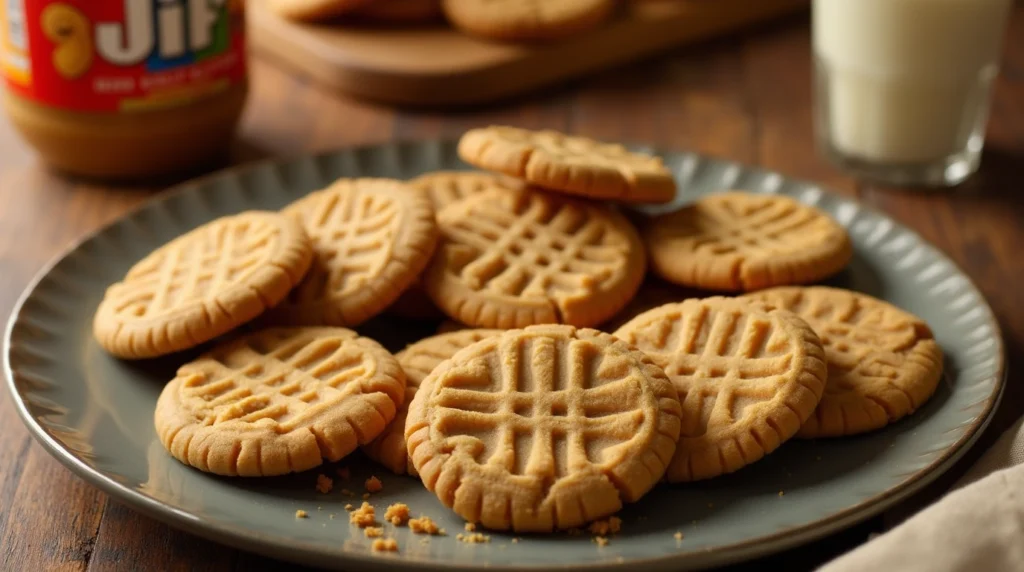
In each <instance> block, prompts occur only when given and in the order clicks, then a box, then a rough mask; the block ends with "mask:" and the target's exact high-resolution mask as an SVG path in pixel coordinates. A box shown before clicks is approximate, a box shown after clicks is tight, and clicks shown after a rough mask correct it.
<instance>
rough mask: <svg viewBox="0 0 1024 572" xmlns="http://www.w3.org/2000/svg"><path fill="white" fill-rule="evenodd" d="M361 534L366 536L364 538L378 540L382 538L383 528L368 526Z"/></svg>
mask: <svg viewBox="0 0 1024 572" xmlns="http://www.w3.org/2000/svg"><path fill="white" fill-rule="evenodd" d="M363 534H365V535H366V538H380V537H382V536H384V527H382V526H368V527H366V528H364V529H363Z"/></svg>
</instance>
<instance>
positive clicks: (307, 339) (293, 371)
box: [154, 328, 405, 476]
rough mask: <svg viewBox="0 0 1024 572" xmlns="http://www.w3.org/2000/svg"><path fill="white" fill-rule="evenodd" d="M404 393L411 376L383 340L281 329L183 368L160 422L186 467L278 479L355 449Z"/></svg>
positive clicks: (162, 401) (165, 397)
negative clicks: (383, 345) (406, 378)
mask: <svg viewBox="0 0 1024 572" xmlns="http://www.w3.org/2000/svg"><path fill="white" fill-rule="evenodd" d="M404 398H405V373H404V372H403V371H402V368H401V367H400V366H399V365H398V362H397V361H396V360H395V358H394V357H393V356H392V355H391V354H390V353H388V352H387V350H385V349H384V348H382V347H381V346H380V345H379V344H377V342H374V341H373V340H371V339H369V338H362V337H359V336H358V335H357V334H356V333H355V332H353V331H351V330H346V329H343V328H272V329H268V330H263V331H259V332H256V333H254V334H250V335H248V336H245V337H243V338H240V339H237V340H234V341H232V342H229V343H226V344H224V345H221V346H219V347H217V348H215V349H214V350H213V351H211V352H210V353H208V354H206V355H204V356H202V357H200V358H199V359H197V360H195V361H193V362H191V363H188V364H186V365H184V366H182V367H181V369H179V370H178V374H177V376H176V377H175V378H174V379H173V380H171V382H170V383H168V384H167V385H166V386H165V387H164V390H163V392H162V393H161V394H160V398H159V399H158V400H157V404H156V413H155V414H154V422H155V425H156V432H157V435H158V436H159V438H160V441H161V442H162V443H163V445H164V447H166V448H167V450H168V451H170V452H171V454H172V455H174V457H175V458H177V459H178V460H179V461H181V462H182V463H185V464H187V465H191V466H193V467H195V468H197V469H200V470H202V471H208V472H211V473H217V474H219V475H231V476H271V475H281V474H285V473H290V472H298V471H304V470H306V469H310V468H312V467H315V466H317V465H320V464H321V463H322V462H323V459H328V460H330V461H337V460H338V459H341V458H342V457H344V456H345V455H348V454H349V453H350V452H352V451H353V450H354V449H355V448H356V447H357V446H359V445H362V444H366V443H368V442H369V441H370V440H372V439H373V438H375V437H376V436H377V435H379V434H380V433H381V432H382V431H384V428H385V427H386V426H387V424H388V422H390V421H391V420H392V419H393V418H394V417H395V411H396V410H397V408H398V406H400V405H401V404H402V403H403V400H404Z"/></svg>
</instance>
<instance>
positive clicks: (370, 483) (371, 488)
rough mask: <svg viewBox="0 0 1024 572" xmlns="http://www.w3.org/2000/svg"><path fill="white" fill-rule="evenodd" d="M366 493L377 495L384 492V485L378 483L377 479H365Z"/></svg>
mask: <svg viewBox="0 0 1024 572" xmlns="http://www.w3.org/2000/svg"><path fill="white" fill-rule="evenodd" d="M365 486H366V492H368V493H379V492H380V491H382V490H384V483H382V482H380V479H378V478H377V477H370V478H368V479H366V483H365Z"/></svg>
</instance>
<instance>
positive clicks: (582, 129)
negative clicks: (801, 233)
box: [0, 4, 1024, 570]
mask: <svg viewBox="0 0 1024 572" xmlns="http://www.w3.org/2000/svg"><path fill="white" fill-rule="evenodd" d="M810 70H811V67H810V34H809V26H808V19H807V17H806V16H800V17H793V18H788V19H786V20H783V21H781V22H777V23H774V24H771V25H768V26H765V27H762V28H760V29H758V30H755V31H752V32H749V33H746V34H743V35H741V36H733V37H730V38H727V39H722V40H718V41H715V42H712V43H707V44H703V45H700V46H698V47H694V48H687V49H685V50H681V51H678V52H674V53H671V54H668V55H665V56H664V57H661V58H659V59H657V60H655V61H650V62H647V63H644V64H637V65H632V66H629V67H627V68H624V69H619V70H616V71H612V72H608V73H604V74H602V75H599V76H596V77H592V78H590V79H587V80H584V81H581V82H577V83H574V84H572V85H569V86H564V87H562V88H559V89H557V90H552V91H548V92H545V93H541V94H537V95H535V96H532V97H530V98H528V99H521V100H516V101H512V102H506V103H503V104H501V105H496V106H489V107H485V108H479V109H474V110H467V111H463V112H459V113H444V114H441V113H433V112H426V111H421V112H416V111H396V110H394V109H389V108H385V107H381V106H377V105H375V104H372V103H367V102H362V101H354V100H351V99H346V98H344V97H340V96H338V95H335V94H333V93H329V92H327V91H323V90H321V89H318V88H317V87H315V86H313V85H310V84H309V83H307V82H305V81H303V80H299V79H295V78H293V77H291V76H289V75H287V74H286V73H285V72H283V71H281V70H280V69H278V68H276V67H274V66H272V65H270V64H268V63H265V62H262V61H255V62H253V65H252V78H253V90H252V97H251V100H250V105H249V108H248V110H247V113H246V116H245V120H244V124H243V126H242V129H241V136H240V140H239V142H238V144H237V147H236V149H235V151H234V157H235V159H234V160H235V162H245V161H249V160H253V159H257V158H261V157H266V156H273V155H282V154H287V155H293V154H298V153H302V152H306V151H317V150H324V149H330V148H335V147H338V146H344V145H353V144H367V143H376V142H382V141H388V140H392V139H410V138H425V137H436V136H456V135H458V134H460V133H461V132H462V131H463V130H465V129H466V128H468V127H471V126H477V125H481V124H489V123H507V124H512V125H519V126H524V127H548V128H555V129H563V130H568V131H572V132H574V133H579V134H582V135H588V136H593V137H599V138H605V139H611V140H624V141H643V142H650V143H653V144H657V145H663V146H667V147H673V148H679V149H690V150H694V151H699V152H702V153H708V154H711V155H718V156H722V157H727V158H730V159H736V160H739V161H744V162H747V163H752V164H756V165H761V166H764V167H767V168H770V169H776V170H778V171H781V172H783V173H785V174H787V175H791V176H794V177H799V178H802V179H810V180H816V181H819V182H821V183H823V184H824V185H826V186H827V187H829V188H831V189H834V190H836V191H838V192H841V193H844V194H847V195H851V196H856V197H858V198H859V199H860V200H862V201H864V202H865V203H867V204H870V205H873V206H875V207H877V208H879V209H881V210H884V211H886V212H888V213H890V214H891V215H892V216H893V217H895V218H896V219H897V220H899V221H900V222H903V223H905V224H906V225H908V226H910V227H911V228H913V229H915V230H917V231H918V232H919V233H921V234H922V235H923V236H924V237H925V238H926V239H927V240H929V241H931V242H933V243H934V244H936V245H937V246H938V247H939V248H941V249H942V250H943V251H945V252H946V253H947V254H949V256H951V257H952V258H953V259H954V260H955V261H956V262H957V263H958V264H959V265H960V266H961V267H962V268H963V269H964V270H965V271H966V272H967V273H968V274H969V275H970V276H971V277H972V278H973V279H974V280H975V281H976V282H977V284H978V285H979V287H980V288H981V290H982V292H984V294H985V296H986V297H987V298H988V300H989V302H990V303H991V305H992V307H993V308H994V309H995V311H996V314H997V315H998V316H999V319H1000V322H1001V325H1002V328H1003V335H1004V337H1005V340H1006V345H1007V349H1008V351H1009V359H1010V362H1011V378H1010V380H1009V384H1008V387H1007V391H1006V394H1005V396H1004V398H1003V401H1002V406H1001V407H1000V409H999V411H998V413H997V417H996V419H995V422H994V423H993V424H992V426H991V427H990V428H989V430H988V431H987V432H986V434H985V436H984V437H983V439H982V441H981V443H980V444H979V446H978V447H976V448H975V449H974V450H973V451H972V452H971V453H970V454H969V455H968V457H967V458H966V459H964V460H963V461H962V462H961V463H960V464H959V465H958V466H957V467H956V468H955V469H954V470H953V471H951V472H950V473H949V474H947V475H946V476H944V477H943V478H942V479H940V480H939V482H937V483H935V484H934V485H933V486H931V487H929V488H928V490H926V491H924V492H922V493H920V494H919V495H917V496H916V497H915V498H913V499H911V500H910V501H908V502H907V503H905V504H903V505H901V506H899V507H897V508H896V509H894V510H893V511H890V513H889V514H888V515H886V517H879V518H876V519H872V520H870V521H868V522H866V523H864V524H862V525H858V526H857V527H854V528H853V529H851V530H848V531H845V532H843V533H840V534H838V535H835V536H832V537H829V538H826V539H824V540H822V541H819V542H816V543H814V544H811V545H809V546H805V547H802V548H800V549H799V550H793V551H790V552H788V553H785V554H783V555H779V556H776V557H773V558H771V559H769V560H770V561H772V562H774V563H782V564H784V565H785V566H786V568H787V569H805V568H810V567H813V566H814V565H816V564H818V563H821V562H823V561H825V560H827V559H829V558H831V557H832V556H834V555H836V554H838V553H841V552H843V551H845V550H848V549H850V548H852V547H854V546H856V545H858V544H859V543H862V542H863V541H864V540H865V539H866V538H867V536H868V535H869V534H870V533H872V532H876V531H880V530H882V529H883V528H884V526H886V524H891V523H892V522H894V521H898V520H899V519H901V518H903V517H905V516H906V515H907V514H910V513H912V512H913V511H914V510H916V509H917V508H919V507H921V506H923V505H924V504H926V503H928V502H931V501H933V500H935V499H936V498H938V497H939V496H940V495H941V494H942V493H943V492H944V491H945V490H946V489H947V488H948V487H949V485H950V484H951V483H952V482H953V480H955V478H956V476H957V475H959V474H961V473H962V472H963V471H964V470H965V468H966V467H967V466H969V464H970V463H971V462H972V461H973V460H974V459H976V458H977V456H978V455H979V454H980V453H981V451H982V450H983V449H984V448H985V446H987V445H988V444H990V443H991V442H992V441H993V440H994V439H995V437H997V436H998V434H999V433H1000V432H1001V431H1002V430H1003V429H1005V428H1006V427H1008V426H1009V425H1010V424H1011V423H1012V422H1013V421H1014V420H1015V419H1016V418H1018V417H1019V416H1020V415H1022V414H1024V385H1022V383H1021V379H1020V377H1019V375H1015V374H1014V373H1012V369H1013V366H1018V365H1019V364H1021V363H1024V362H1022V360H1024V254H1022V252H1024V185H1022V183H1021V182H1022V181H1024V6H1022V5H1021V4H1018V5H1017V7H1016V9H1015V11H1014V14H1013V18H1012V22H1011V24H1010V30H1009V32H1008V34H1007V43H1006V46H1005V54H1004V60H1003V66H1002V72H1001V76H1000V78H999V80H998V82H997V85H996V90H995V98H994V101H993V107H992V121H991V124H990V127H989V130H988V140H987V141H988V142H987V146H986V151H985V156H984V161H983V164H982V169H981V172H980V173H979V174H978V175H977V176H975V177H973V178H972V179H971V180H969V181H968V182H967V183H965V184H964V185H962V186H961V188H959V189H957V190H955V191H951V192H944V191H943V192H931V193H928V192H893V191H892V190H888V189H883V188H877V187H874V186H870V185H865V184H862V183H859V182H857V181H854V180H853V179H851V178H850V177H848V176H845V175H844V174H842V173H841V172H839V171H837V170H836V169H834V168H833V167H831V166H830V165H828V164H827V163H826V162H825V161H824V160H823V159H822V158H820V157H819V156H818V155H817V154H816V153H815V150H814V144H813V139H812V135H811V106H810V103H811V93H810V73H811V71H810ZM155 192H158V189H155V188H151V189H140V188H112V187H107V186H102V185H95V184H89V183H81V182H76V181H71V180H68V179H65V178H62V177H60V176H58V175H55V174H53V173H51V172H48V171H47V170H45V169H44V168H43V167H41V166H40V164H39V163H38V161H37V160H36V158H35V157H34V155H33V154H32V152H31V150H30V149H28V148H27V147H26V146H25V145H24V144H23V143H21V142H20V140H19V139H18V137H17V136H16V134H15V133H14V131H13V129H12V128H11V126H10V124H9V123H8V122H7V121H6V119H2V118H0V316H3V317H5V318H6V316H7V315H8V314H9V313H10V311H11V308H12V307H13V305H14V302H15V300H16V299H17V296H18V294H19V293H20V292H21V290H22V289H23V288H24V287H25V285H26V284H27V283H28V282H29V280H30V279H31V277H32V276H33V275H34V274H35V273H36V271H37V270H38V269H39V268H40V267H42V265H43V264H44V263H45V262H46V261H47V260H48V259H50V258H51V257H53V256H55V255H57V254H58V253H59V252H61V251H62V250H63V249H64V248H65V247H67V245H68V244H69V243H70V242H72V241H74V240H76V239H78V238H80V237H82V236H83V235H85V234H87V233H89V232H91V231H93V230H95V229H97V228H99V227H101V226H103V225H104V224H106V223H108V222H110V221H112V220H114V219H116V218H117V217H118V216H120V215H121V214H122V213H124V212H125V211H126V210H127V209H130V208H132V207H133V206H135V205H137V204H139V203H140V202H141V201H144V200H146V199H148V198H150V197H152V196H154V193H155ZM10 399H11V398H10V396H9V395H8V394H7V392H5V391H0V568H2V569H5V570H86V569H88V570H145V569H181V570H225V569H238V570H251V569H257V570H260V569H273V568H275V566H276V565H279V564H280V563H275V562H273V561H268V560H266V559H264V558H261V557H257V556H254V555H250V554H246V553H242V552H239V551H236V550H234V549H231V548H227V547H223V546H220V545H216V544H213V543H211V542H209V541H207V540H204V539H201V538H198V537H195V536H192V535H189V534H187V533H183V532H179V531H177V530H173V529H170V528H168V527H167V526H165V525H163V524H160V523H157V522H156V521H153V520H151V519H148V518H146V517H143V516H140V515H138V514H136V513H135V512H133V511H131V510H130V509H127V508H125V507H123V506H121V505H118V504H117V503H115V502H112V501H111V500H110V499H109V498H107V497H106V496H105V495H104V494H102V493H100V492H99V491H97V490H96V489H93V488H92V487H90V486H88V485H86V484H85V483H84V482H83V481H81V480H80V479H78V478H76V477H74V476H73V475H72V474H71V473H70V472H69V471H67V470H66V469H65V468H64V467H63V466H61V465H60V464H59V463H58V462H57V461H56V460H54V459H52V458H50V457H49V456H48V455H47V454H46V453H45V452H44V451H43V449H42V447H40V446H39V445H38V444H36V443H35V442H34V441H33V440H32V439H31V438H30V437H29V434H28V432H27V431H26V430H25V428H24V427H23V426H22V424H21V421H20V420H19V419H18V417H17V416H16V414H15V412H14V409H13V407H12V406H11V403H10ZM765 563H766V561H761V562H758V563H756V564H757V565H764V564H765ZM741 568H743V569H753V568H754V566H751V565H747V566H744V567H741Z"/></svg>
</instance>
